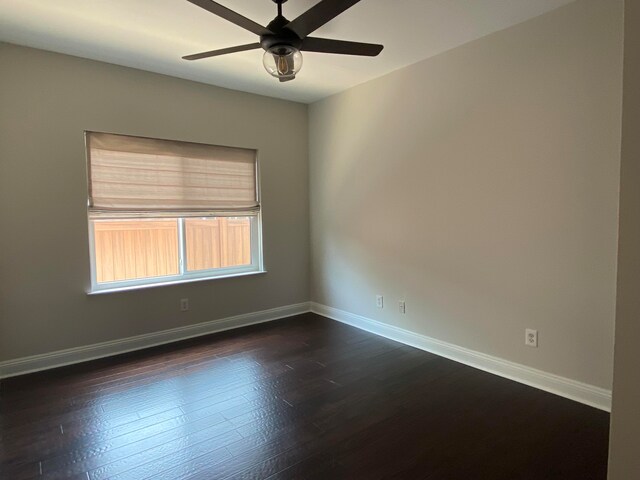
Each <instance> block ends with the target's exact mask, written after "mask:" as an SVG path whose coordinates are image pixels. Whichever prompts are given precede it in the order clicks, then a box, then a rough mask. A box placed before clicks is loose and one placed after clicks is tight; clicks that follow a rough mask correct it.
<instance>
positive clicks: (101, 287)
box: [86, 132, 262, 292]
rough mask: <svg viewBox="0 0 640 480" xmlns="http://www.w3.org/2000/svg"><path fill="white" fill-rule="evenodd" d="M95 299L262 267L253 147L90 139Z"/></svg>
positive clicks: (107, 136) (103, 137)
mask: <svg viewBox="0 0 640 480" xmlns="http://www.w3.org/2000/svg"><path fill="white" fill-rule="evenodd" d="M86 143H87V158H88V184H89V210H88V211H89V240H90V252H91V289H92V292H99V291H106V290H118V289H127V288H135V287H137V286H144V285H156V284H163V283H175V282H184V281H190V280H200V279H208V278H216V277H222V276H231V275H241V274H247V273H254V272H259V271H261V270H262V261H261V259H262V252H261V245H260V202H259V196H258V179H257V159H256V157H257V155H256V151H255V150H249V149H241V148H230V147H219V146H213V145H202V144H196V143H187V142H176V141H169V140H155V139H149V138H141V137H131V136H126V135H113V134H106V133H94V132H87V133H86Z"/></svg>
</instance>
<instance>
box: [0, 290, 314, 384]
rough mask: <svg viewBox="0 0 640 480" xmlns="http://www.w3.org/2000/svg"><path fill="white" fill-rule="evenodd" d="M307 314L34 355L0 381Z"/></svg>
mask: <svg viewBox="0 0 640 480" xmlns="http://www.w3.org/2000/svg"><path fill="white" fill-rule="evenodd" d="M308 311H310V308H309V303H308V302H304V303H298V304H295V305H287V306H284V307H277V308H271V309H269V310H262V311H260V312H254V313H247V314H244V315H236V316H234V317H227V318H221V319H219V320H213V321H211V322H205V323H198V324H196V325H187V326H184V327H179V328H173V329H171V330H163V331H161V332H154V333H148V334H145V335H137V336H135V337H128V338H124V339H121V340H112V341H110V342H103V343H96V344H94V345H87V346H84V347H76V348H69V349H67V350H59V351H57V352H51V353H45V354H42V355H33V356H30V357H23V358H17V359H15V360H8V361H5V362H0V378H8V377H14V376H16V375H23V374H25V373H32V372H37V371H40V370H48V369H50V368H56V367H62V366H64V365H71V364H74V363H80V362H86V361H88V360H95V359H97V358H103V357H110V356H112V355H118V354H121V353H127V352H132V351H134V350H142V349H144V348H149V347H155V346H157V345H163V344H165V343H171V342H177V341H179V340H186V339H188V338H193V337H199V336H202V335H208V334H211V333H216V332H222V331H224V330H231V329H234V328H240V327H246V326H248V325H254V324H256V323H263V322H270V321H272V320H279V319H281V318H285V317H291V316H293V315H299V314H301V313H306V312H308Z"/></svg>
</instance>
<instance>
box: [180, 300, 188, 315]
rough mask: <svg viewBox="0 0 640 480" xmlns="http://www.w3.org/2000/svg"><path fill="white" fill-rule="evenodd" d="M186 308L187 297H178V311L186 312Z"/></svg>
mask: <svg viewBox="0 0 640 480" xmlns="http://www.w3.org/2000/svg"><path fill="white" fill-rule="evenodd" d="M187 310H189V299H188V298H181V299H180V311H181V312H186V311H187Z"/></svg>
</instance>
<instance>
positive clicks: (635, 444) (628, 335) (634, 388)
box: [609, 1, 640, 480]
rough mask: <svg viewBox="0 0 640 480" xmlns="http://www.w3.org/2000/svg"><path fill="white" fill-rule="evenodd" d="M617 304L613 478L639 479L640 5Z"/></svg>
mask: <svg viewBox="0 0 640 480" xmlns="http://www.w3.org/2000/svg"><path fill="white" fill-rule="evenodd" d="M624 31H625V34H624V35H625V38H624V95H623V98H624V100H623V120H622V167H621V172H620V240H619V246H618V303H617V311H616V347H615V363H614V373H613V411H612V416H611V437H610V438H611V443H610V447H611V451H610V456H609V478H610V479H611V480H631V479H635V478H640V373H639V371H638V369H639V368H640V353H639V352H640V137H639V136H638V132H639V131H640V91H639V90H638V86H639V85H640V4H639V3H638V2H633V1H626V2H625V29H624Z"/></svg>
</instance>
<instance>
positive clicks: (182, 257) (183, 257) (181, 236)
mask: <svg viewBox="0 0 640 480" xmlns="http://www.w3.org/2000/svg"><path fill="white" fill-rule="evenodd" d="M178 265H179V271H180V275H184V274H185V272H186V271H187V242H186V241H185V228H184V218H179V219H178Z"/></svg>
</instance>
